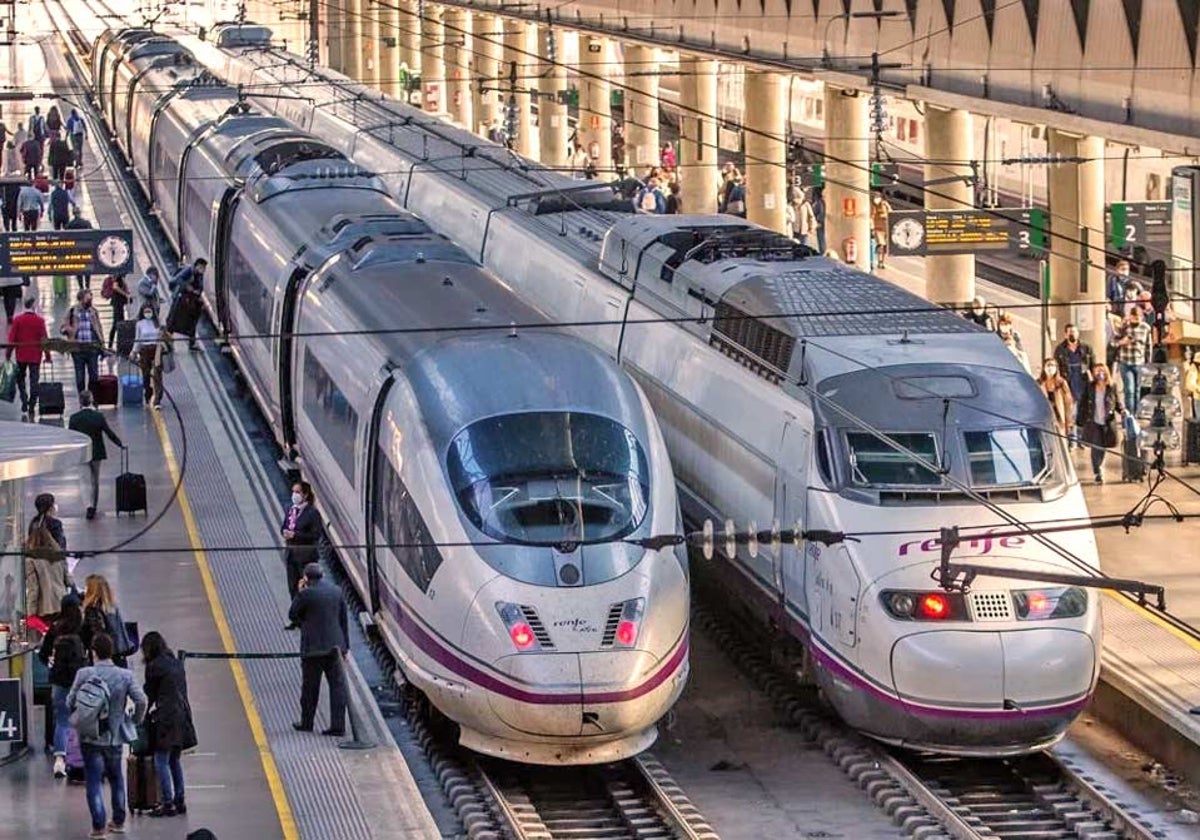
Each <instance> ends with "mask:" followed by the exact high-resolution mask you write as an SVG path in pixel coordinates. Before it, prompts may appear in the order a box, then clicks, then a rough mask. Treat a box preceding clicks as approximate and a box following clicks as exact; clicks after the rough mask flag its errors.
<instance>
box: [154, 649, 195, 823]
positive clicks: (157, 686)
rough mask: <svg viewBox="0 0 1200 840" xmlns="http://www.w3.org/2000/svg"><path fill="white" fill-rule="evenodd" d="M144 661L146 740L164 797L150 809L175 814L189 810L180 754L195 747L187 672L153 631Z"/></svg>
mask: <svg viewBox="0 0 1200 840" xmlns="http://www.w3.org/2000/svg"><path fill="white" fill-rule="evenodd" d="M142 661H143V662H144V663H145V665H146V697H147V699H148V700H149V701H150V711H149V712H148V713H147V715H146V739H147V740H148V741H149V746H150V749H151V751H152V752H153V753H154V768H155V770H156V771H157V773H158V786H159V790H160V791H161V794H162V796H161V798H160V799H159V801H158V805H156V806H155V807H154V809H153V810H151V811H150V816H152V817H174V816H176V815H177V814H186V813H187V804H186V803H185V801H184V791H183V765H182V764H181V763H180V761H179V756H180V755H181V754H182V753H183V751H184V750H190V749H191V748H192V747H194V746H196V744H197V741H196V727H195V726H194V725H193V723H192V707H191V704H190V703H189V702H188V690H187V675H186V674H185V673H184V670H183V663H181V662H180V661H179V660H178V659H176V658H175V654H174V653H172V652H171V649H170V648H169V647H167V642H166V639H164V638H163V637H162V634H161V633H159V632H157V631H154V630H152V631H150V632H149V633H147V634H146V637H145V638H144V639H142Z"/></svg>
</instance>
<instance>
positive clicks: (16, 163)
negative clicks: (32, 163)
mask: <svg viewBox="0 0 1200 840" xmlns="http://www.w3.org/2000/svg"><path fill="white" fill-rule="evenodd" d="M22 168H23V166H22V163H21V148H20V147H19V146H18V145H17V144H16V143H14V142H13V141H12V140H9V141H8V142H7V143H5V144H4V174H5V175H20V174H21V169H22Z"/></svg>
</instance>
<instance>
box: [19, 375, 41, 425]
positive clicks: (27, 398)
mask: <svg viewBox="0 0 1200 840" xmlns="http://www.w3.org/2000/svg"><path fill="white" fill-rule="evenodd" d="M26 376H28V377H29V386H28V389H27V388H26V386H25V377H26ZM41 376H42V365H41V363H40V362H39V363H38V364H29V363H28V362H17V393H19V394H20V395H21V412H22V413H24V412H30V413H32V412H33V410H34V409H35V408H37V397H38V382H39V381H40V380H41Z"/></svg>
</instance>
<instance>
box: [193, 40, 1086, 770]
mask: <svg viewBox="0 0 1200 840" xmlns="http://www.w3.org/2000/svg"><path fill="white" fill-rule="evenodd" d="M266 33H267V30H265V29H263V28H262V27H254V26H245V27H223V28H222V27H218V28H217V29H216V30H215V31H214V33H213V38H212V39H210V40H209V41H208V42H202V41H199V40H198V39H196V38H195V37H186V36H183V37H184V38H185V42H186V43H187V44H188V46H189V48H190V49H192V50H193V52H194V53H195V54H196V56H197V58H198V60H200V61H202V62H204V63H205V64H206V66H208V67H209V68H210V69H211V70H212V71H213V72H214V73H216V74H218V75H220V76H221V77H222V78H225V79H228V80H229V81H231V82H233V83H239V84H247V85H259V86H263V85H266V86H268V87H267V88H266V89H269V90H270V91H271V92H272V93H273V94H280V93H282V94H292V95H293V96H291V97H290V98H278V97H276V98H271V99H263V100H262V102H261V105H262V107H264V108H269V109H271V110H273V111H274V112H275V113H277V114H278V115H279V116H281V117H284V118H286V119H287V120H288V121H289V122H292V123H294V124H296V125H298V126H301V127H303V128H305V129H306V130H309V131H312V132H313V133H315V134H317V135H319V136H321V137H323V138H324V139H325V140H327V141H328V142H330V143H331V144H333V145H335V146H337V148H339V149H340V150H341V151H342V152H344V153H345V154H346V155H347V156H348V157H351V158H352V159H354V160H356V161H358V162H359V163H360V164H362V165H365V166H370V167H372V168H373V169H374V170H375V171H377V172H379V173H381V176H382V177H383V180H384V182H385V183H386V184H387V185H388V188H389V190H390V192H391V193H392V195H393V196H395V197H396V198H397V200H398V201H400V202H402V203H403V204H404V205H405V206H406V207H408V208H409V209H412V210H414V211H416V212H418V213H420V214H421V215H422V217H423V218H425V219H426V220H427V221H428V222H429V224H430V225H431V226H432V227H433V228H434V229H435V230H437V231H439V232H440V233H443V234H445V235H446V236H448V237H450V238H451V239H453V240H454V241H455V242H457V243H458V244H460V245H461V246H462V247H464V248H466V249H468V250H469V251H470V252H471V253H473V254H478V255H479V256H480V259H481V261H482V262H483V263H484V265H486V266H487V267H489V268H490V269H491V270H492V271H494V272H495V273H496V274H497V275H498V276H499V277H501V278H502V279H503V280H504V281H505V282H507V283H508V284H510V285H511V287H512V288H513V289H514V290H515V291H516V292H517V293H519V294H520V295H522V297H524V298H525V299H526V300H529V301H536V302H537V305H538V306H539V307H540V308H541V309H542V310H543V311H545V312H546V313H547V314H548V315H549V316H550V317H553V318H559V319H563V320H566V321H572V322H576V323H578V324H581V326H577V327H576V328H575V333H576V334H577V335H579V336H580V337H582V338H584V339H586V340H588V341H589V342H591V343H592V344H594V345H595V346H596V347H599V348H601V349H603V350H604V351H605V352H606V353H608V354H610V355H612V356H613V357H614V358H617V359H619V360H620V362H621V364H622V366H623V367H624V368H625V369H626V370H627V371H629V372H630V373H631V374H633V376H634V377H635V378H636V379H637V380H638V381H639V383H640V384H641V385H642V387H643V389H644V390H645V392H646V394H647V396H648V398H649V400H650V402H651V404H652V405H653V407H654V409H655V412H656V413H657V415H658V419H659V423H660V424H661V426H662V429H663V434H664V437H665V439H666V442H667V448H668V450H669V451H670V454H671V460H672V463H673V465H674V468H675V475H676V477H677V479H678V480H679V484H680V493H681V498H682V501H683V506H684V512H685V514H686V515H688V516H689V517H690V518H691V519H692V520H693V521H699V520H703V519H705V518H714V519H717V520H718V521H721V520H724V519H726V518H728V519H732V520H733V521H734V522H736V523H738V524H739V525H740V526H741V527H747V526H753V525H754V524H757V526H758V527H767V523H773V522H780V523H783V524H784V525H787V524H790V523H798V525H799V527H801V528H803V529H806V530H812V529H826V530H831V531H841V532H848V533H854V532H871V534H870V535H868V536H863V537H862V539H861V541H860V542H843V543H837V544H834V545H828V546H827V545H822V544H819V543H813V542H810V543H808V544H804V545H800V546H798V547H788V546H783V547H780V548H778V549H775V548H773V547H771V546H761V547H760V548H759V550H758V551H757V552H751V551H750V549H749V547H748V546H743V547H739V548H737V550H736V551H734V552H731V556H726V557H724V558H723V559H722V560H720V561H719V562H716V563H713V564H706V565H705V566H704V572H705V574H711V575H713V576H715V577H716V578H717V579H718V580H719V581H720V582H721V583H723V584H725V585H726V586H727V588H728V591H730V592H733V593H736V594H737V595H738V596H739V599H738V600H739V602H740V603H741V604H742V605H744V606H745V607H746V608H748V609H749V610H751V611H752V612H753V613H754V614H755V615H756V616H757V617H759V618H760V619H763V620H764V621H765V623H767V624H768V625H769V626H771V627H773V628H774V629H775V630H776V631H777V632H776V633H775V634H774V635H773V636H771V637H770V638H765V639H764V644H771V645H772V646H773V647H774V649H776V650H779V649H780V648H787V649H792V650H795V651H796V652H797V662H798V663H800V667H802V668H803V669H804V670H805V672H806V673H807V674H808V675H810V676H811V678H812V679H814V680H815V681H816V682H817V683H818V684H819V685H820V686H821V688H822V689H823V691H824V693H825V695H826V696H827V697H828V699H829V701H830V702H831V703H832V705H833V706H834V707H835V708H836V709H837V711H838V712H839V713H840V714H841V715H842V717H844V718H845V719H846V720H847V721H848V722H849V723H851V724H852V725H854V726H855V727H857V728H859V729H860V730H862V731H863V732H865V733H867V734H869V735H871V736H874V737H876V738H878V739H881V740H885V741H888V742H892V743H897V744H903V745H907V746H911V747H916V748H921V749H927V750H934V751H940V752H945V753H957V754H976V755H1002V754H1018V753H1022V752H1028V751H1033V750H1037V749H1040V748H1043V747H1045V746H1047V745H1049V744H1051V743H1054V742H1055V741H1056V740H1057V739H1059V738H1061V737H1062V734H1063V733H1064V732H1065V730H1066V728H1067V726H1068V725H1069V724H1070V723H1071V721H1072V720H1073V719H1074V718H1075V717H1076V716H1077V715H1078V714H1079V712H1080V711H1081V710H1082V709H1083V707H1084V706H1085V705H1086V703H1087V701H1088V698H1089V697H1090V695H1091V693H1092V691H1093V690H1094V688H1095V684H1096V680H1097V678H1098V675H1099V650H1100V644H1101V626H1100V604H1099V601H1098V596H1097V594H1096V593H1095V592H1094V591H1090V590H1086V589H1081V588H1074V587H1061V586H1039V585H1037V584H1030V583H1027V582H1022V581H1019V580H1015V579H1012V578H1009V577H1005V576H1004V575H1002V574H1000V575H986V576H981V577H980V578H978V579H977V580H976V581H975V583H974V587H973V590H972V591H971V592H970V593H969V594H962V593H947V592H944V591H942V590H940V589H938V588H937V587H936V586H935V585H934V583H933V582H932V581H931V571H932V570H933V567H934V565H935V564H936V562H937V561H938V559H939V553H940V548H939V545H938V542H937V536H938V529H939V528H941V527H942V526H949V525H959V526H963V527H966V528H970V529H972V530H970V531H968V536H969V539H967V540H966V541H965V542H964V544H963V546H962V547H961V548H960V549H959V550H958V552H957V556H963V557H966V558H968V559H977V560H982V561H985V562H991V563H995V564H998V565H1000V566H1002V567H1008V568H1013V569H1022V570H1026V571H1038V570H1042V571H1057V572H1062V571H1064V570H1067V571H1071V572H1075V573H1078V572H1080V571H1081V569H1080V568H1079V565H1082V567H1083V569H1084V570H1088V569H1098V568H1099V558H1098V555H1097V551H1096V546H1095V542H1094V539H1093V537H1092V536H1091V534H1090V533H1089V532H1078V533H1073V534H1070V535H1060V536H1058V537H1056V539H1055V542H1056V546H1054V547H1047V546H1045V545H1043V544H1042V543H1041V542H1039V541H1036V540H1034V539H1032V538H1021V537H1006V538H999V537H996V538H993V537H992V536H989V534H990V533H992V532H994V531H995V529H996V528H998V527H1002V526H1001V520H1000V518H999V517H998V516H997V515H995V514H994V513H989V512H988V510H987V509H986V508H984V507H982V506H980V505H978V504H975V503H974V502H972V501H971V500H970V498H969V497H968V496H967V495H966V494H964V493H963V492H960V489H961V488H960V485H965V486H967V487H969V488H971V489H972V491H974V492H977V493H980V494H983V495H984V496H986V497H988V498H989V499H990V500H991V501H992V502H993V503H994V504H996V505H998V506H1000V507H1001V508H1002V509H1003V510H1004V511H1006V512H1007V513H1009V514H1012V515H1014V516H1017V517H1020V518H1021V519H1024V520H1027V521H1030V520H1039V519H1049V518H1058V517H1079V516H1085V515H1086V513H1087V511H1086V506H1085V504H1084V500H1083V496H1082V492H1081V490H1080V487H1079V483H1078V479H1077V477H1076V475H1075V472H1074V469H1073V467H1072V464H1071V462H1070V459H1069V457H1068V453H1067V451H1066V449H1065V447H1064V446H1063V444H1062V441H1061V440H1060V439H1058V438H1057V437H1056V436H1054V435H1053V434H1052V433H1051V432H1050V431H1049V430H1052V429H1053V424H1052V421H1051V416H1050V412H1049V408H1048V406H1047V404H1046V400H1045V399H1044V398H1043V397H1042V395H1041V394H1040V392H1039V390H1038V389H1037V387H1036V385H1035V383H1034V382H1033V381H1032V380H1031V379H1030V378H1029V376H1028V375H1027V374H1026V373H1025V372H1024V371H1023V370H1022V369H1021V368H1020V365H1019V363H1018V362H1017V361H1016V360H1015V359H1014V357H1013V356H1012V354H1010V353H1009V352H1008V351H1007V350H1006V349H1005V348H1004V347H1003V346H1002V345H1001V343H1000V342H999V341H998V340H997V338H996V337H995V336H993V335H991V334H989V333H986V332H983V331H980V330H978V329H976V328H975V327H973V326H972V325H970V324H968V323H967V322H965V321H963V320H961V319H959V318H958V317H956V316H955V315H953V314H952V313H950V312H922V313H910V314H902V313H896V312H893V313H892V314H885V315H871V314H869V313H870V312H871V311H872V310H877V309H879V308H881V307H882V308H883V309H885V310H888V309H894V310H903V309H906V308H907V309H914V308H921V307H923V306H925V303H924V301H922V300H920V299H919V298H916V297H914V296H912V295H909V294H907V293H905V292H903V291H901V290H899V289H897V288H895V287H893V286H891V285H890V284H888V283H886V282H883V281H881V280H878V279H876V278H874V277H872V276H870V275H866V274H863V273H860V272H858V271H855V270H853V269H851V268H848V267H846V266H844V265H841V264H837V263H831V262H829V261H827V260H824V259H822V258H817V257H811V256H806V255H805V254H803V253H801V252H799V251H797V250H796V246H794V243H790V242H786V241H781V240H780V239H779V238H777V237H775V236H774V235H773V234H771V233H770V232H768V231H765V230H762V229H761V228H757V227H755V226H753V225H749V224H747V223H745V222H743V221H741V220H737V219H733V218H730V217H725V216H712V217H708V216H700V217H686V216H683V217H681V216H645V215H636V216H631V215H630V214H629V208H628V206H627V204H622V205H621V208H620V209H621V210H623V211H624V212H618V211H617V209H616V208H615V207H614V202H613V195H612V192H611V190H609V189H608V188H607V187H605V186H598V185H595V184H588V183H580V182H578V181H571V180H569V179H566V178H564V177H561V176H559V175H557V174H555V173H553V172H549V171H547V170H545V169H542V168H541V167H539V166H538V165H537V164H536V163H532V162H529V161H524V160H521V159H520V158H518V157H516V156H514V155H512V154H511V153H509V152H508V151H506V150H503V149H499V148H497V147H496V146H494V145H492V144H489V143H487V142H486V141H483V140H481V139H479V138H478V137H477V136H474V135H472V134H470V133H468V132H466V131H463V130H459V129H456V128H455V127H453V126H450V125H447V124H446V123H445V122H443V121H441V120H438V119H436V118H433V117H431V116H429V115H423V114H422V113H421V112H420V111H418V110H416V109H414V108H411V107H409V106H406V105H403V104H400V103H395V102H391V101H388V100H384V99H381V98H380V96H379V95H378V93H377V92H375V91H372V90H370V89H369V88H366V87H363V86H360V85H357V84H355V83H353V82H350V81H349V80H347V79H345V78H344V77H342V76H340V75H338V74H336V73H333V72H331V71H327V70H324V69H320V68H319V69H317V70H316V71H313V70H312V69H310V68H309V67H308V66H307V65H306V64H305V63H304V62H303V61H302V60H301V59H300V58H299V57H297V56H294V55H289V54H287V53H285V52H282V51H280V50H278V49H274V48H271V47H270V46H269V43H268V41H267V37H266ZM237 40H243V41H245V42H249V43H248V44H243V45H238V44H237V43H233V42H235V41H237ZM701 316H703V320H693V321H671V320H668V319H671V318H683V317H691V318H697V319H700V318H701ZM764 316H765V319H764V320H758V319H760V318H764ZM880 432H882V433H886V435H887V436H888V438H889V439H890V440H891V441H892V442H900V443H902V444H903V445H904V446H905V447H906V448H907V449H908V450H910V451H913V452H916V453H919V454H920V455H921V456H922V457H924V458H926V459H928V461H929V462H932V463H934V464H937V465H938V469H936V470H930V469H927V468H926V467H925V466H922V465H921V464H920V463H919V462H918V461H916V460H914V459H913V458H911V457H903V456H900V455H898V454H897V453H896V452H895V451H893V450H892V449H891V448H889V446H888V445H887V444H886V443H885V442H884V441H883V440H881V439H880V436H879V434H878V433H880ZM951 478H952V479H954V481H953V482H952V481H951V480H950V479H951ZM1068 552H1069V553H1070V554H1072V555H1074V557H1075V558H1078V561H1079V563H1078V564H1076V562H1074V561H1072V560H1071V559H1070V558H1068V557H1065V556H1064V553H1068Z"/></svg>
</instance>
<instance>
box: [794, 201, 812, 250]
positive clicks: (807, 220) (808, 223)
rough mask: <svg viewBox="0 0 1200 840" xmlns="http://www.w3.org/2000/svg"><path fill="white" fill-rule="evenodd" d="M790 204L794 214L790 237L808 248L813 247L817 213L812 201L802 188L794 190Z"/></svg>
mask: <svg viewBox="0 0 1200 840" xmlns="http://www.w3.org/2000/svg"><path fill="white" fill-rule="evenodd" d="M791 206H792V212H793V214H794V223H793V225H792V238H793V239H796V240H799V242H800V244H802V245H805V246H807V247H809V248H813V247H815V246H816V244H817V243H816V237H815V236H814V234H815V233H816V228H817V215H816V213H814V212H813V206H812V202H811V201H809V200H808V196H807V195H806V194H805V192H804V190H803V189H798V190H796V197H795V199H794V200H793V201H792V204H791Z"/></svg>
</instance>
